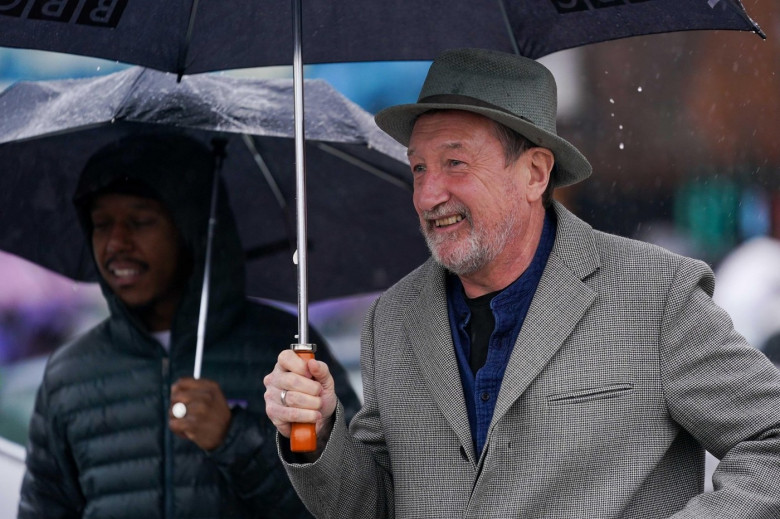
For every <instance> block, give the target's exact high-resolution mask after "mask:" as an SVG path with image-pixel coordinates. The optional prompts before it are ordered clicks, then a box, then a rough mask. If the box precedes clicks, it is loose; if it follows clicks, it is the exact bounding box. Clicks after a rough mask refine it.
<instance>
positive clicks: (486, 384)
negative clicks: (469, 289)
mask: <svg viewBox="0 0 780 519" xmlns="http://www.w3.org/2000/svg"><path fill="white" fill-rule="evenodd" d="M555 228H556V225H555V220H554V217H553V216H551V215H550V214H549V213H548V214H547V215H546V216H545V219H544V227H543V229H542V236H541V238H540V240H539V245H538V246H537V248H536V252H535V253H534V257H533V260H531V264H530V265H529V266H528V268H527V269H526V270H525V272H523V274H522V275H521V276H520V277H519V278H517V279H516V280H515V281H514V282H512V284H511V285H509V286H508V287H506V288H505V289H504V290H502V291H501V292H499V293H498V294H497V295H496V296H495V297H494V298H493V299H492V300H491V302H490V308H491V310H492V311H493V316H494V318H495V328H494V329H493V333H492V335H491V336H490V342H489V343H488V354H487V360H486V361H485V364H484V365H483V366H482V367H481V368H480V369H479V371H477V373H476V374H475V373H473V372H472V371H471V366H470V364H469V357H470V355H471V340H470V338H469V334H468V332H467V326H468V324H469V320H470V319H471V311H470V310H469V307H468V304H466V295H465V293H464V292H463V285H462V284H461V282H460V279H458V277H457V276H454V275H450V276H448V278H447V306H448V310H449V317H450V330H451V332H452V338H453V342H454V343H455V354H456V356H457V359H458V367H459V368H460V380H461V384H462V385H463V393H464V396H465V398H466V409H467V410H468V414H469V423H470V424H471V438H472V440H473V442H474V449H475V451H474V452H475V453H476V454H477V456H479V455H480V453H481V452H482V448H483V447H484V446H485V440H486V439H487V432H488V427H490V421H491V420H492V419H493V410H494V409H495V407H496V398H497V397H498V392H499V390H500V389H501V381H502V380H503V378H504V371H505V370H506V365H507V363H508V362H509V356H510V355H511V354H512V349H513V348H514V344H515V341H516V340H517V336H518V334H519V333H520V328H522V326H523V322H524V321H525V316H526V314H527V313H528V308H529V307H530V306H531V300H532V299H533V297H534V293H535V292H536V287H537V285H538V284H539V279H541V277H542V272H543V271H544V267H545V265H547V258H548V257H549V256H550V251H551V250H552V246H553V243H555Z"/></svg>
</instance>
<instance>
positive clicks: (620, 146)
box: [618, 142, 625, 150]
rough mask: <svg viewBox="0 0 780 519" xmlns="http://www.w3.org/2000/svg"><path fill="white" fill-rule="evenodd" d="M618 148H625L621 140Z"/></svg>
mask: <svg viewBox="0 0 780 519" xmlns="http://www.w3.org/2000/svg"><path fill="white" fill-rule="evenodd" d="M618 148H620V149H621V150H622V149H623V148H625V145H624V144H623V143H622V142H621V143H620V144H619V145H618Z"/></svg>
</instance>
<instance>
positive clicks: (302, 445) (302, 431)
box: [290, 344, 317, 452]
mask: <svg viewBox="0 0 780 519" xmlns="http://www.w3.org/2000/svg"><path fill="white" fill-rule="evenodd" d="M291 348H292V349H293V351H294V352H295V353H296V354H297V355H298V356H299V357H300V358H302V359H303V360H305V361H307V362H308V361H309V360H310V359H313V358H314V352H315V351H316V349H317V347H316V346H315V345H314V344H293V345H292V346H291ZM290 450H291V451H292V452H314V451H316V450H317V432H316V428H315V424H313V423H294V424H292V426H291V429H290Z"/></svg>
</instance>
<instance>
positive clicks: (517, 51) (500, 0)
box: [498, 0, 520, 55]
mask: <svg viewBox="0 0 780 519" xmlns="http://www.w3.org/2000/svg"><path fill="white" fill-rule="evenodd" d="M498 7H499V10H500V11H501V17H502V18H503V19H504V26H505V27H506V32H507V34H508V35H509V41H510V42H512V48H513V49H514V51H515V54H517V55H520V48H519V47H518V46H517V40H516V39H515V33H514V32H513V31H512V24H511V23H510V22H509V15H508V14H507V12H506V5H505V4H504V0H498Z"/></svg>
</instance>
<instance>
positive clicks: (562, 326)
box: [488, 203, 599, 441]
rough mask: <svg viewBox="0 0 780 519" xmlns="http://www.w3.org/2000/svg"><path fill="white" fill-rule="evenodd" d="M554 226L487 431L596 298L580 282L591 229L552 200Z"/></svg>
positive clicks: (591, 266) (592, 265)
mask: <svg viewBox="0 0 780 519" xmlns="http://www.w3.org/2000/svg"><path fill="white" fill-rule="evenodd" d="M555 211H556V214H557V217H558V230H557V233H556V237H555V244H554V245H553V250H552V252H551V253H550V257H549V259H548V260H547V266H546V267H545V270H544V273H543V274H542V278H541V279H540V281H539V286H538V287H537V289H536V293H535V294H534V298H533V300H532V302H531V306H530V308H529V309H528V314H527V316H526V318H525V322H524V323H523V327H522V329H521V330H520V334H519V335H518V337H517V341H516V342H515V347H514V349H513V351H512V355H511V356H510V359H509V364H508V365H507V369H506V373H505V374H504V380H503V382H502V383H501V391H500V392H499V395H498V400H497V402H496V408H495V410H494V412H493V419H492V422H491V426H490V428H491V430H490V431H488V441H489V438H490V433H491V432H492V429H493V427H494V426H495V424H496V423H497V422H498V421H499V420H500V419H501V418H502V417H503V415H504V414H505V413H506V412H507V410H508V409H509V408H510V407H511V406H512V404H513V403H514V402H515V401H516V400H517V399H518V398H519V397H520V396H521V395H522V394H523V392H524V391H525V390H526V389H527V388H528V386H529V385H530V384H531V382H532V381H533V380H534V379H535V378H536V377H537V376H538V375H539V373H540V372H541V371H542V370H543V369H544V367H545V366H546V365H547V363H548V362H549V361H550V359H552V357H553V355H555V353H556V352H557V351H558V349H559V348H560V347H561V345H562V344H563V342H564V341H565V340H566V338H567V337H568V336H569V335H570V334H571V332H572V331H573V330H574V327H575V326H576V325H577V323H578V322H579V321H580V319H582V316H583V315H584V314H585V312H586V311H587V309H588V308H589V307H590V305H591V304H593V301H594V300H595V298H596V294H595V292H593V290H591V288H590V287H588V286H587V285H586V284H585V283H583V279H585V278H586V277H587V276H588V275H590V274H591V273H593V272H594V271H596V270H597V269H598V267H599V257H598V253H597V251H596V244H595V240H594V238H593V231H592V229H591V228H590V227H589V226H588V225H587V224H585V223H584V222H582V221H581V220H579V219H578V218H576V217H575V216H574V215H572V214H571V213H569V212H568V211H567V210H566V209H564V208H563V206H561V205H559V204H557V203H556V204H555Z"/></svg>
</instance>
